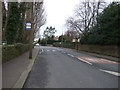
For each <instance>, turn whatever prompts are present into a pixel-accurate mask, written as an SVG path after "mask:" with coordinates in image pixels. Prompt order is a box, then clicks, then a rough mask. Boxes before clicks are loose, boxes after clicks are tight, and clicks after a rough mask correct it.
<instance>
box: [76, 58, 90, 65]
mask: <svg viewBox="0 0 120 90" xmlns="http://www.w3.org/2000/svg"><path fill="white" fill-rule="evenodd" d="M78 59H79V60H81V61H83V62H85V63H87V64H90V65H92V63H90V62H88V61H85V60H84V59H81V58H78Z"/></svg>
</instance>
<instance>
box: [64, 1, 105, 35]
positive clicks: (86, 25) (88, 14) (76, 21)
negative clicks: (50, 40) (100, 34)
mask: <svg viewBox="0 0 120 90" xmlns="http://www.w3.org/2000/svg"><path fill="white" fill-rule="evenodd" d="M104 4H105V3H104V2H100V1H97V2H96V1H95V0H93V1H90V0H84V2H81V3H80V4H79V5H78V6H77V7H76V8H75V15H74V17H70V18H68V19H67V21H66V24H67V26H68V27H69V28H72V29H74V30H77V31H79V32H80V33H83V35H86V34H87V33H88V32H89V30H90V28H91V27H93V26H94V25H95V24H96V23H97V20H96V17H97V16H98V14H99V11H100V9H103V8H104V7H105V5H104ZM100 6H102V8H101V7H100ZM103 6H104V7H103Z"/></svg>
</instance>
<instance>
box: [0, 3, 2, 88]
mask: <svg viewBox="0 0 120 90" xmlns="http://www.w3.org/2000/svg"><path fill="white" fill-rule="evenodd" d="M0 89H1V90H2V2H1V1H0Z"/></svg>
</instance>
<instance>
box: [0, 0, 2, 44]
mask: <svg viewBox="0 0 120 90" xmlns="http://www.w3.org/2000/svg"><path fill="white" fill-rule="evenodd" d="M1 44H2V2H1V1H0V45H1Z"/></svg>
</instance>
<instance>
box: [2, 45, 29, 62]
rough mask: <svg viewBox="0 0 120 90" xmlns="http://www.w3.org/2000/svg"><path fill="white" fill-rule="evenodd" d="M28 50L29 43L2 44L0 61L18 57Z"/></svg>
mask: <svg viewBox="0 0 120 90" xmlns="http://www.w3.org/2000/svg"><path fill="white" fill-rule="evenodd" d="M28 50H29V44H14V45H3V47H2V63H5V62H7V61H9V60H11V59H14V58H16V57H18V56H19V55H21V54H23V53H25V52H26V51H28Z"/></svg>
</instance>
